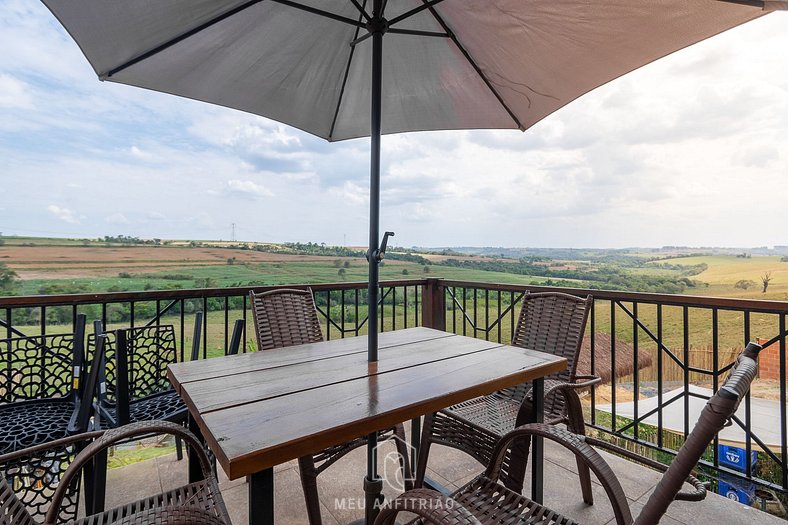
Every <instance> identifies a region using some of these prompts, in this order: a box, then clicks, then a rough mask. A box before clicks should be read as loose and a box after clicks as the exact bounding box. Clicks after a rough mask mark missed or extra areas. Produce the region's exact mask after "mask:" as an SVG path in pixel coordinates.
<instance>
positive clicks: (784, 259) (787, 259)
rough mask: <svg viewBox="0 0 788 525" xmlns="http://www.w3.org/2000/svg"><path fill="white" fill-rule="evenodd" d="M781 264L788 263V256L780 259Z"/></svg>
mask: <svg viewBox="0 0 788 525" xmlns="http://www.w3.org/2000/svg"><path fill="white" fill-rule="evenodd" d="M780 262H788V255H784V256H783V257H782V259H780Z"/></svg>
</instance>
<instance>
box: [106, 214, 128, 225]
mask: <svg viewBox="0 0 788 525" xmlns="http://www.w3.org/2000/svg"><path fill="white" fill-rule="evenodd" d="M104 222H106V223H107V224H131V221H129V219H128V218H127V217H126V216H125V215H123V214H122V213H113V214H112V215H108V216H107V217H104Z"/></svg>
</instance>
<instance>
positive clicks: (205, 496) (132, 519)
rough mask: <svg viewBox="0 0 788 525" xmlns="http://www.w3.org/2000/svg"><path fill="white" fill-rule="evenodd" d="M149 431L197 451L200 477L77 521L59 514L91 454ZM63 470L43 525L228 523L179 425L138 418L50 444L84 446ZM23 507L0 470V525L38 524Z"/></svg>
mask: <svg viewBox="0 0 788 525" xmlns="http://www.w3.org/2000/svg"><path fill="white" fill-rule="evenodd" d="M152 434H172V435H176V436H178V437H180V438H181V439H183V440H184V441H185V442H186V443H187V444H188V445H189V446H190V447H193V449H194V451H195V452H196V457H197V459H198V461H199V463H200V469H201V471H202V475H203V479H202V480H200V481H196V482H194V483H189V484H188V485H184V486H182V487H179V488H177V489H174V490H171V491H168V492H165V493H163V494H157V495H155V496H151V497H148V498H145V499H141V500H139V501H136V502H134V503H130V504H128V505H124V506H122V507H118V508H115V509H112V510H109V511H106V512H102V513H100V514H94V515H92V516H87V517H84V518H81V519H75V516H73V515H68V514H66V515H65V516H64V514H63V512H62V511H63V506H64V502H66V501H68V500H69V499H73V494H74V492H75V490H76V489H75V486H76V485H78V484H79V477H80V473H81V471H82V470H83V469H85V468H90V467H91V466H92V464H93V460H94V458H96V457H97V456H98V455H99V454H100V453H102V452H104V451H106V450H107V449H108V448H109V447H110V446H112V445H114V444H117V443H119V442H123V441H128V440H130V439H135V438H140V437H143V436H149V435H152ZM88 440H93V441H90V442H89V444H87V446H85V447H84V448H83V449H82V451H81V452H79V453H78V454H77V455H76V457H75V458H74V459H73V460H72V461H71V462H70V464H69V465H68V468H66V469H65V473H64V474H63V476H62V478H61V480H60V483H59V484H58V486H57V489H56V490H55V493H54V495H53V496H52V498H51V502H50V503H49V505H48V509H47V511H46V517H45V518H44V521H43V525H59V524H63V523H68V524H69V525H111V524H112V525H154V524H155V525H176V524H178V525H181V524H183V525H186V524H189V525H231V522H230V517H229V515H228V513H227V508H226V507H225V505H224V500H223V499H222V495H221V493H220V492H219V486H218V481H217V480H216V477H215V476H214V474H213V472H212V470H211V465H210V461H209V459H208V456H207V454H206V452H205V449H203V447H202V445H201V444H200V442H199V441H198V440H197V438H196V437H195V436H194V434H192V433H191V432H189V431H188V430H186V429H185V428H183V426H181V425H178V424H176V423H171V422H168V421H141V422H138V423H132V424H130V425H126V426H124V427H119V428H113V429H110V430H107V431H106V432H91V433H87V434H82V435H80V436H72V437H68V438H65V439H62V440H59V441H58V442H56V443H52V444H50V446H55V447H57V448H67V449H72V450H73V449H75V448H79V447H80V446H83V445H85V443H86V442H87V441H88ZM39 523H40V522H39V521H37V520H36V519H34V517H33V516H32V515H31V513H30V512H29V510H28V508H27V506H26V505H25V504H23V503H22V502H21V500H20V499H19V498H18V497H17V495H16V494H15V492H14V490H13V487H12V486H10V485H9V484H8V483H7V482H6V480H5V479H4V478H3V476H2V475H1V474H0V524H2V525H38V524H39Z"/></svg>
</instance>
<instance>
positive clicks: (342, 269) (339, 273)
mask: <svg viewBox="0 0 788 525" xmlns="http://www.w3.org/2000/svg"><path fill="white" fill-rule="evenodd" d="M346 273H347V270H345V269H344V268H340V269H339V270H337V275H338V276H340V277H341V278H343V279H344V278H345V274H346Z"/></svg>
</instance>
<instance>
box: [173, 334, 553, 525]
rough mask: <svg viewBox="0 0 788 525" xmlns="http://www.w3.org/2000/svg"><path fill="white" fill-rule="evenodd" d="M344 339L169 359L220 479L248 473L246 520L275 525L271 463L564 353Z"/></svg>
mask: <svg viewBox="0 0 788 525" xmlns="http://www.w3.org/2000/svg"><path fill="white" fill-rule="evenodd" d="M379 348H380V350H379V360H378V361H377V362H372V363H370V362H368V361H367V338H366V337H350V338H345V339H336V340H332V341H325V342H320V343H312V344H306V345H299V346H291V347H288V348H281V349H276V350H266V351H263V352H252V353H247V354H240V355H235V356H227V357H219V358H215V359H208V360H201V361H193V362H184V363H177V364H172V365H170V366H169V372H168V374H169V379H170V381H171V382H172V384H173V385H174V387H175V389H176V391H177V392H178V393H179V394H180V396H181V397H182V398H183V400H184V401H185V403H186V405H187V406H188V408H189V412H190V416H191V421H192V422H193V424H194V425H196V430H199V432H200V433H201V434H202V436H203V439H205V441H206V443H207V445H208V447H209V448H210V449H211V450H212V451H213V453H214V454H215V455H216V458H217V460H218V462H219V464H220V465H221V467H222V469H223V470H224V472H225V473H226V474H227V476H228V477H229V478H230V479H237V478H241V477H244V476H249V523H250V524H254V525H268V524H273V523H274V506H273V500H274V496H273V493H274V475H273V467H274V466H275V465H279V464H281V463H285V462H287V461H290V460H292V459H296V458H299V457H301V456H305V455H308V454H314V453H316V452H319V451H321V450H323V449H325V448H326V447H329V446H333V445H337V444H341V443H344V442H347V441H350V440H352V439H354V438H357V437H359V436H364V435H368V434H370V433H372V432H376V431H379V430H382V429H386V428H390V427H392V426H394V425H395V424H397V423H400V422H403V421H408V420H413V419H414V418H419V417H421V416H423V415H425V414H428V413H430V412H435V411H437V410H439V409H441V408H444V407H447V406H450V405H453V404H456V403H459V402H462V401H466V400H468V399H472V398H474V397H478V396H482V395H486V394H490V393H492V392H495V391H497V390H500V389H503V388H508V387H512V386H515V385H518V384H521V383H524V382H528V381H533V384H534V406H535V408H536V410H535V412H536V414H537V416H536V417H537V419H539V418H540V417H541V413H542V410H541V408H542V402H543V401H542V398H543V381H542V379H543V378H544V377H545V376H547V375H550V374H553V373H555V372H559V371H561V370H563V369H565V368H566V360H565V359H563V358H561V357H557V356H554V355H551V354H545V353H542V352H536V351H533V350H528V349H524V348H519V347H513V346H508V345H504V344H501V343H497V342H492V341H486V340H483V339H475V338H471V337H465V336H461V335H455V334H452V333H447V332H442V331H439V330H433V329H430V328H423V327H418V328H410V329H405V330H397V331H393V332H386V333H382V334H380V341H379ZM531 458H532V465H533V468H532V472H533V474H532V475H533V480H532V481H533V484H532V485H533V486H532V491H533V497H534V498H535V499H537V501H540V500H541V496H542V495H541V490H542V488H541V487H542V458H543V448H542V445H541V442H540V441H539V440H535V441H534V443H533V450H532V453H531Z"/></svg>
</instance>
